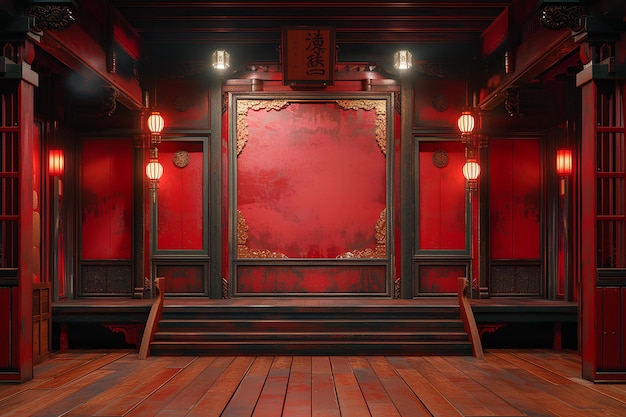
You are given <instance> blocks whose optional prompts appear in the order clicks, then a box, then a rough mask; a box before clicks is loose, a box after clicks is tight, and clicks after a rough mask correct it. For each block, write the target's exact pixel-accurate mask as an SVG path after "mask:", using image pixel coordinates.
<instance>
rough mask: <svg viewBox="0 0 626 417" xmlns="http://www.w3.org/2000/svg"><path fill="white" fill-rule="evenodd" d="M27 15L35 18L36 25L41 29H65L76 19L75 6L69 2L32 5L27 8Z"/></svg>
mask: <svg viewBox="0 0 626 417" xmlns="http://www.w3.org/2000/svg"><path fill="white" fill-rule="evenodd" d="M26 15H27V16H30V17H34V18H35V26H36V27H37V29H39V30H45V29H55V30H63V29H67V28H68V27H70V26H71V25H72V24H73V23H74V22H75V21H76V17H75V16H74V7H72V6H71V5H69V4H65V5H60V4H43V5H31V6H30V7H29V8H28V9H27V10H26Z"/></svg>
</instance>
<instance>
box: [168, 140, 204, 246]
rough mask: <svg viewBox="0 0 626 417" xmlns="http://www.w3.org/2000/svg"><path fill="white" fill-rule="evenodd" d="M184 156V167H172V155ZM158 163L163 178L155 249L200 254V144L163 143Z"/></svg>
mask: <svg viewBox="0 0 626 417" xmlns="http://www.w3.org/2000/svg"><path fill="white" fill-rule="evenodd" d="M179 151H184V152H187V155H188V156H189V163H188V165H187V166H185V167H178V166H177V165H175V164H174V162H173V161H174V154H175V153H176V152H179ZM159 160H160V161H161V164H163V176H162V177H161V181H160V185H159V218H158V248H159V249H160V250H201V249H204V248H203V247H202V246H203V245H202V243H203V237H204V228H203V222H202V220H203V218H204V217H205V214H206V213H207V210H205V209H204V196H203V189H202V187H203V184H202V181H203V178H204V172H205V167H204V155H203V151H202V142H192V141H186V142H178V141H177V142H162V143H161V145H160V146H159Z"/></svg>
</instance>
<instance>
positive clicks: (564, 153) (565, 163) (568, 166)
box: [556, 149, 573, 195]
mask: <svg viewBox="0 0 626 417" xmlns="http://www.w3.org/2000/svg"><path fill="white" fill-rule="evenodd" d="M572 169H573V168H572V150H571V149H558V150H557V151H556V173H557V174H558V175H559V177H561V180H560V187H559V188H560V192H561V195H565V178H566V177H569V176H570V175H572Z"/></svg>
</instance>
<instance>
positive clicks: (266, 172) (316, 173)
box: [237, 103, 386, 258]
mask: <svg viewBox="0 0 626 417" xmlns="http://www.w3.org/2000/svg"><path fill="white" fill-rule="evenodd" d="M247 121H248V136H247V137H248V140H247V142H246V144H245V147H244V148H243V151H242V152H241V154H240V155H239V157H238V159H237V209H238V210H240V211H241V213H242V215H243V217H244V218H245V221H246V224H247V225H248V228H249V229H248V240H247V243H246V244H247V246H248V247H249V248H254V249H264V250H271V251H276V252H280V253H283V254H285V255H286V256H288V257H289V258H335V257H336V256H338V255H340V254H344V253H346V252H348V251H354V250H359V249H367V248H375V247H376V236H375V234H376V224H377V221H378V219H379V217H380V215H381V212H382V211H383V209H385V207H386V183H385V182H386V159H385V155H384V154H383V152H382V151H381V148H380V147H379V145H378V143H377V141H376V113H375V112H374V111H368V110H362V109H360V110H346V109H342V108H340V107H339V106H338V105H336V104H334V103H291V104H290V105H289V106H287V107H286V108H284V109H282V110H279V111H276V110H270V111H265V110H261V111H253V110H250V111H249V112H248V116H247Z"/></svg>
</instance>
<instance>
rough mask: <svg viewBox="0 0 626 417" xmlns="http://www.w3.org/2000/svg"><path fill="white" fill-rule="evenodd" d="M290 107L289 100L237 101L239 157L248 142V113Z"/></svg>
mask: <svg viewBox="0 0 626 417" xmlns="http://www.w3.org/2000/svg"><path fill="white" fill-rule="evenodd" d="M288 105H289V102H288V101H287V100H237V156H239V154H240V153H241V151H243V148H244V146H246V143H247V142H248V111H249V110H265V111H270V110H281V109H284V108H285V107H287V106H288Z"/></svg>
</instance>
